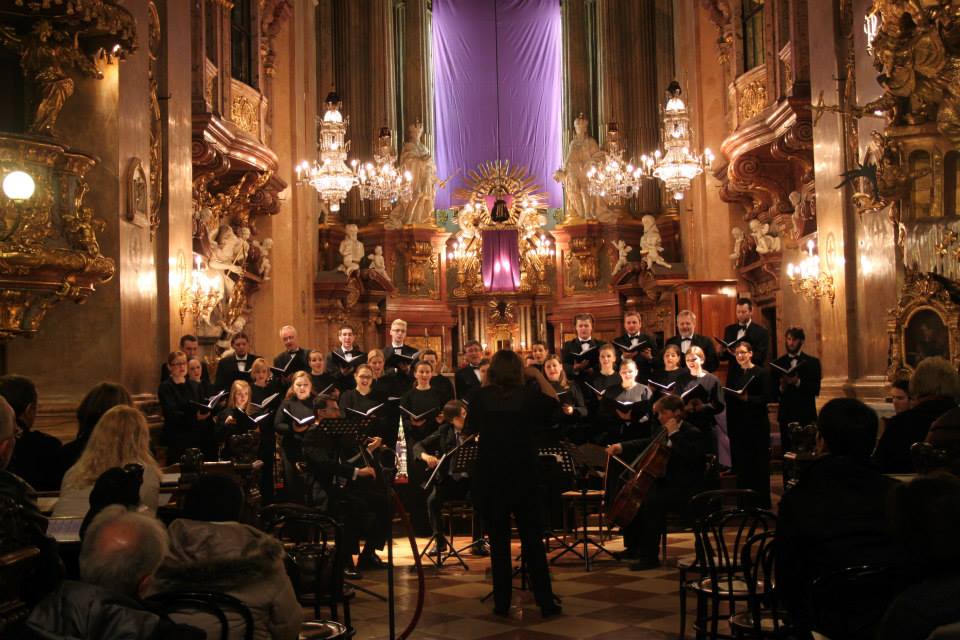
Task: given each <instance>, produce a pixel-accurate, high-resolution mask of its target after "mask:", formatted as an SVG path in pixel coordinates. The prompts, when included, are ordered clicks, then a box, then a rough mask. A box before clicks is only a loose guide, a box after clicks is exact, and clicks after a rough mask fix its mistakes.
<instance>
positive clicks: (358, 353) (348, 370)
mask: <svg viewBox="0 0 960 640" xmlns="http://www.w3.org/2000/svg"><path fill="white" fill-rule="evenodd" d="M337 337H338V338H339V340H340V346H339V347H337V348H336V349H334V350H333V351H331V352H330V355H328V356H327V372H328V373H330V374H332V375H333V376H334V377H336V378H337V388H338V389H340V391H346V390H347V389H352V388H353V385H354V373H356V370H357V365H359V364H362V363H363V361H364V360H366V354H365V353H364V352H363V350H362V349H360V347H358V346H357V345H356V344H354V340H355V337H354V335H353V327H352V326H351V325H349V324H345V325H342V326H341V327H340V331H339V332H338V333H337Z"/></svg>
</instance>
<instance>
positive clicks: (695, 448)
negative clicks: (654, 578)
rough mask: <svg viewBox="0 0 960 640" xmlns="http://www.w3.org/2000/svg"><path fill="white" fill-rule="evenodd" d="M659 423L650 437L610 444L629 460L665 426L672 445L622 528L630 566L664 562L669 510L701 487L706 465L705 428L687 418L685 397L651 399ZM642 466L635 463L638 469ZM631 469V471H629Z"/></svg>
mask: <svg viewBox="0 0 960 640" xmlns="http://www.w3.org/2000/svg"><path fill="white" fill-rule="evenodd" d="M653 411H654V413H655V414H656V416H657V419H658V421H659V423H660V427H659V428H657V429H655V430H654V433H653V434H651V437H650V438H641V439H637V440H627V441H624V442H618V443H616V444H611V445H609V446H608V447H607V455H608V456H617V457H619V458H622V459H625V460H628V461H630V460H635V459H637V458H640V457H642V454H643V452H644V450H645V449H646V448H647V446H648V445H650V443H651V442H653V441H654V440H656V439H657V438H658V436H662V434H663V432H664V431H666V446H667V447H668V448H669V450H670V456H669V461H668V462H667V468H666V473H665V474H664V477H662V478H659V479H657V480H656V481H655V482H654V483H653V485H652V486H651V487H650V490H649V491H648V492H647V494H646V496H644V498H643V501H642V503H641V505H640V510H639V511H638V512H637V516H636V517H635V518H634V519H633V521H632V522H631V523H630V524H629V525H628V526H627V527H624V528H623V546H624V549H623V551H621V552H619V553H615V554H614V556H615V557H616V558H617V559H618V560H619V559H629V560H633V562H632V563H631V565H630V569H631V570H633V571H643V570H645V569H653V568H656V567H659V566H660V560H659V555H658V551H659V546H660V544H659V543H660V534H661V533H662V532H663V529H664V526H665V524H666V517H667V512H668V511H682V510H683V508H684V506H685V505H686V503H687V501H688V500H689V499H690V497H691V496H692V495H693V494H695V493H696V492H697V491H699V490H700V488H701V486H702V484H703V478H704V473H705V471H706V452H707V443H706V441H705V440H704V437H703V432H702V431H700V429H698V428H697V427H695V426H694V425H692V424H690V423H689V422H686V421H685V420H684V419H683V416H684V407H683V400H681V399H680V398H679V397H677V396H672V395H671V396H664V397H662V398H660V399H659V400H657V401H656V402H655V403H654V405H653ZM637 471H639V469H635V470H634V473H635V472H637ZM628 473H629V472H628Z"/></svg>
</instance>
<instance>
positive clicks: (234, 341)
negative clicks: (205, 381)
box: [213, 333, 260, 391]
mask: <svg viewBox="0 0 960 640" xmlns="http://www.w3.org/2000/svg"><path fill="white" fill-rule="evenodd" d="M230 346H231V347H232V348H233V353H232V354H230V355H228V356H226V357H223V358H220V361H219V362H217V381H216V383H215V384H214V385H213V386H214V387H215V388H216V390H217V391H227V390H229V389H230V385H231V384H233V381H234V380H246V381H247V382H249V381H250V365H251V364H253V361H254V360H256V359H257V358H259V357H260V356H258V355H255V354H253V353H250V338H248V337H247V334H245V333H238V334H235V335H234V336H233V337H232V338H230Z"/></svg>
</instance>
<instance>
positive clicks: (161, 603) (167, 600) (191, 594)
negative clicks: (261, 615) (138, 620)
mask: <svg viewBox="0 0 960 640" xmlns="http://www.w3.org/2000/svg"><path fill="white" fill-rule="evenodd" d="M146 603H147V605H148V606H150V607H151V608H152V609H154V610H155V611H159V612H161V613H164V614H166V615H171V614H176V613H195V612H199V613H201V614H205V616H204V617H207V616H209V617H210V618H212V619H213V620H215V621H216V625H217V626H219V628H220V640H230V637H231V635H232V634H231V633H230V629H231V624H232V623H234V621H235V620H237V619H238V618H239V621H240V622H241V623H242V624H243V639H244V640H253V632H254V624H253V614H251V613H250V609H249V608H248V607H247V605H245V604H244V603H243V602H242V601H240V600H238V599H237V598H235V597H233V596H231V595H229V594H226V593H219V592H216V591H192V590H185V591H165V592H163V593H156V594H154V595H152V596H150V597H149V598H147V599H146ZM230 614H233V615H230ZM190 624H191V626H197V624H196V622H195V621H193V620H191V623H190ZM207 637H208V638H209V637H211V636H210V634H209V633H208V634H207ZM234 637H235V636H234Z"/></svg>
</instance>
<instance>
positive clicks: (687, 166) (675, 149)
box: [640, 80, 713, 200]
mask: <svg viewBox="0 0 960 640" xmlns="http://www.w3.org/2000/svg"><path fill="white" fill-rule="evenodd" d="M667 93H668V94H669V95H670V98H669V99H668V100H667V104H666V106H665V107H664V108H663V109H662V111H661V115H662V117H663V146H664V149H665V150H664V151H663V152H661V151H660V150H659V149H657V150H656V151H655V152H654V154H653V157H652V158H650V157H647V156H643V157H642V158H641V159H640V170H641V171H642V172H644V173H648V174H650V175H652V176H654V177H655V178H658V179H660V180H661V181H663V183H664V186H665V187H666V189H667V191H669V192H670V193H672V194H673V199H674V200H683V193H684V191H687V190H688V189H690V182H691V181H692V180H693V179H694V178H696V177H697V176H699V175H700V174H701V173H703V170H704V168H705V167H708V166H709V165H710V163H712V162H713V153H711V152H710V149H705V150H704V152H703V155H698V154H697V153H695V152H693V151H691V149H690V143H691V140H690V137H691V130H690V116H689V114H688V113H687V105H686V103H684V101H683V99H682V98H681V97H680V83H678V82H677V81H676V80H674V81H673V82H671V83H670V86H669V87H667Z"/></svg>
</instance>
